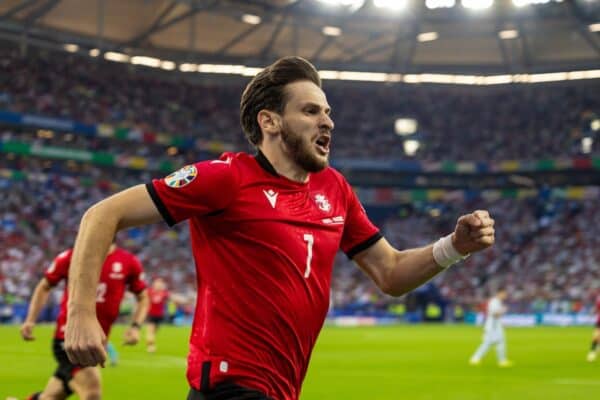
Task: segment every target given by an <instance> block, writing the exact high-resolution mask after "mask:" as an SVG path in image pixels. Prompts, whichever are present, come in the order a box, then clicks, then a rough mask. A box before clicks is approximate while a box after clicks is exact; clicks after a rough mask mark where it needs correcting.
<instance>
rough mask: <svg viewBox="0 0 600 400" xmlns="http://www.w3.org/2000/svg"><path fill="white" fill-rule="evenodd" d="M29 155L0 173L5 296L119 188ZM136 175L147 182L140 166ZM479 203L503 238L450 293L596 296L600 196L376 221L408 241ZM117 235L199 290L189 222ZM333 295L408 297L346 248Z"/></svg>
mask: <svg viewBox="0 0 600 400" xmlns="http://www.w3.org/2000/svg"><path fill="white" fill-rule="evenodd" d="M22 163H23V164H22V166H23V167H24V168H25V169H26V170H28V171H31V172H32V173H33V178H31V179H23V180H10V179H3V178H0V188H1V189H2V192H3V193H6V194H7V196H6V198H5V199H3V201H2V203H1V204H0V241H1V242H2V243H3V246H2V247H1V250H0V295H1V296H3V298H4V303H7V302H9V303H24V302H26V301H27V299H28V298H29V297H30V295H31V291H32V289H33V288H32V282H36V281H37V280H38V279H39V278H40V276H41V274H42V273H43V270H44V268H46V267H47V266H48V264H49V262H50V261H51V260H52V258H53V257H54V256H55V255H56V254H58V253H59V252H61V251H62V250H64V249H66V248H69V247H71V246H72V243H73V240H74V238H75V234H76V231H77V229H78V223H79V220H80V218H81V215H82V213H83V212H84V211H85V210H86V209H87V207H89V206H90V205H91V204H93V203H94V202H96V201H98V200H99V199H101V198H104V197H106V196H108V195H109V194H110V193H111V192H112V191H114V190H115V189H118V187H115V186H113V185H111V184H110V183H109V182H111V181H110V180H109V176H106V174H107V172H106V171H104V172H103V171H100V170H99V169H98V168H95V167H92V168H90V170H91V171H94V173H95V175H96V177H97V178H99V179H96V180H91V181H90V183H88V184H86V185H85V186H82V184H81V182H82V181H81V180H80V179H79V178H78V177H77V176H75V175H67V174H63V173H52V172H51V173H48V172H46V173H45V174H44V175H43V177H42V175H41V174H38V175H39V176H38V175H36V174H35V171H36V165H37V164H39V163H41V161H39V160H36V159H29V160H22ZM2 167H3V165H2V164H0V169H1V168H2ZM36 176H37V178H36ZM128 178H129V179H130V180H132V181H133V180H134V179H135V178H134V177H132V176H129V177H128ZM137 179H138V180H137V182H143V180H141V178H140V176H138V177H137ZM542 193H543V192H542ZM477 208H486V209H489V210H490V212H491V213H492V215H494V216H495V217H496V220H497V221H498V224H497V236H496V237H497V242H496V243H497V244H496V246H494V247H493V248H492V249H490V250H488V251H486V252H483V253H482V254H477V255H474V256H472V257H470V258H468V259H467V260H465V261H464V262H463V265H459V266H455V267H452V268H450V269H449V271H447V272H446V273H444V274H442V275H440V276H439V277H437V278H436V279H435V280H434V283H435V286H436V287H437V288H438V289H439V294H440V297H441V298H442V299H444V301H445V302H448V303H452V304H460V305H461V306H462V307H464V308H465V309H471V310H473V309H476V308H477V306H478V304H480V303H481V302H482V301H484V300H485V298H486V297H487V296H488V295H489V293H490V292H492V291H493V290H495V289H497V288H499V287H505V288H507V289H508V291H509V293H510V298H509V301H508V303H509V304H510V306H511V310H513V311H519V312H533V311H556V312H576V311H580V310H584V309H589V308H590V307H591V306H592V304H593V299H594V295H595V294H596V293H599V292H598V291H599V290H600V275H599V274H600V272H599V271H600V265H599V260H600V212H599V210H598V202H597V201H594V200H583V199H582V200H565V199H556V198H549V197H547V196H544V195H543V194H542V195H540V196H538V197H536V198H530V199H497V200H493V201H492V200H483V199H479V200H477V201H463V200H456V201H452V202H446V203H422V204H420V205H414V204H412V205H406V207H404V208H401V212H400V213H398V215H396V216H394V217H391V218H387V219H384V220H380V221H377V222H378V225H379V226H380V228H381V229H382V232H383V234H384V236H385V237H386V238H387V239H388V240H389V241H390V242H391V243H392V244H394V245H396V246H398V247H399V248H409V247H415V246H421V245H425V244H427V243H430V242H431V241H432V240H433V239H434V238H436V237H439V236H441V235H442V234H444V233H447V232H449V231H451V230H452V229H453V226H451V224H452V223H453V221H454V219H455V217H456V216H457V215H460V214H462V213H464V212H465V211H466V210H469V209H477ZM367 209H368V205H367ZM118 240H119V243H121V244H122V245H123V246H125V247H126V248H128V249H129V250H131V251H133V252H134V253H136V254H137V255H138V256H139V257H140V260H141V261H142V263H143V264H144V266H145V268H146V271H147V272H148V275H149V276H162V277H165V278H166V279H167V281H168V283H169V286H170V287H171V288H172V289H173V290H174V291H176V292H178V293H187V294H190V295H191V294H192V293H193V292H194V284H195V272H194V266H193V261H192V257H191V254H190V251H189V246H188V241H189V233H188V230H187V227H186V226H185V224H182V225H181V226H177V227H176V228H175V229H168V228H167V227H166V225H164V224H157V225H153V226H151V227H148V228H143V229H132V230H128V231H127V232H126V233H124V234H122V236H120V237H119V238H118ZM149 243H153V245H152V246H150V245H149ZM331 299H332V306H333V308H334V309H338V310H342V309H346V310H348V309H350V310H353V311H354V312H358V313H365V314H368V313H370V312H377V311H382V312H385V311H387V310H389V309H390V307H393V306H394V305H396V304H398V303H404V302H405V300H406V299H403V298H401V299H395V298H391V297H389V296H386V295H384V294H382V293H381V292H379V291H378V290H377V289H376V287H375V286H374V285H373V284H372V283H371V281H370V280H369V279H368V278H367V277H366V276H365V275H364V274H363V273H362V272H361V271H360V270H359V269H358V268H357V267H356V266H355V265H354V264H353V263H352V262H350V261H349V260H347V259H346V257H345V256H344V255H343V254H342V253H340V254H339V255H338V257H337V259H336V266H335V269H334V278H333V291H332V297H331Z"/></svg>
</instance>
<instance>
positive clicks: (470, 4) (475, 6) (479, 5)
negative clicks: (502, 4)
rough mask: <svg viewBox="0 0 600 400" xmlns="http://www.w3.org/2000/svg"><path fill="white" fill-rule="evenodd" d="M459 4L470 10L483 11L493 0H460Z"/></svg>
mask: <svg viewBox="0 0 600 400" xmlns="http://www.w3.org/2000/svg"><path fill="white" fill-rule="evenodd" d="M461 4H462V6H463V7H464V8H469V9H471V10H485V9H486V8H490V7H491V6H492V5H493V4H494V0H462V1H461Z"/></svg>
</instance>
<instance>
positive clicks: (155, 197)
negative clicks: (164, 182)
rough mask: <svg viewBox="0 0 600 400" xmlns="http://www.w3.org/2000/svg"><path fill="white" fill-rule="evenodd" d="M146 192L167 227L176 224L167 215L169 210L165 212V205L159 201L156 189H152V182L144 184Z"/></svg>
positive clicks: (169, 215)
mask: <svg viewBox="0 0 600 400" xmlns="http://www.w3.org/2000/svg"><path fill="white" fill-rule="evenodd" d="M146 190H148V194H149V195H150V198H151V199H152V201H153V202H154V205H155V206H156V209H157V210H158V212H159V213H160V215H162V217H163V219H164V220H165V222H166V223H167V225H169V226H173V225H175V224H176V223H177V222H175V220H174V219H173V217H171V214H169V210H167V207H165V203H163V202H162V200H161V199H160V197H159V196H158V193H157V192H156V189H155V188H154V185H153V184H152V182H150V183H146Z"/></svg>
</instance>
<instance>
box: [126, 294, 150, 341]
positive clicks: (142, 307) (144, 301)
mask: <svg viewBox="0 0 600 400" xmlns="http://www.w3.org/2000/svg"><path fill="white" fill-rule="evenodd" d="M136 297H137V304H136V306H135V310H134V311H133V319H132V321H131V323H132V325H131V326H130V327H129V328H128V329H127V330H126V331H125V344H136V343H137V342H139V340H140V328H139V327H140V326H141V325H142V324H143V323H144V321H145V320H146V315H148V309H149V308H150V297H149V296H148V290H146V289H144V290H143V291H142V292H140V293H138V294H137V296H136Z"/></svg>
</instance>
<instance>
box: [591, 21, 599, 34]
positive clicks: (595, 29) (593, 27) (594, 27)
mask: <svg viewBox="0 0 600 400" xmlns="http://www.w3.org/2000/svg"><path fill="white" fill-rule="evenodd" d="M588 29H589V30H590V32H600V23H597V24H591V25H589V26H588Z"/></svg>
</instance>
